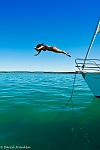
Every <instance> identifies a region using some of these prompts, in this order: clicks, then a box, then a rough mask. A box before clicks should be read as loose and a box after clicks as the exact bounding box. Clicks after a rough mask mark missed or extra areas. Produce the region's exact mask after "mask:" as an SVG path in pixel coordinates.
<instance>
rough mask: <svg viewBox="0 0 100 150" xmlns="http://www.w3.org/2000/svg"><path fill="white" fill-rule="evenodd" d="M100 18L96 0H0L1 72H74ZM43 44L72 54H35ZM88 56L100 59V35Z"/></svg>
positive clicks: (99, 4)
mask: <svg viewBox="0 0 100 150" xmlns="http://www.w3.org/2000/svg"><path fill="white" fill-rule="evenodd" d="M99 16H100V1H99V0H92V1H91V0H70V1H67V0H1V1H0V71H16V70H17V71H21V70H22V71H75V69H76V68H75V58H84V57H85V55H86V52H87V49H88V46H89V44H90V41H91V38H92V35H93V32H94V30H95V26H96V24H97V21H98V18H99ZM41 42H44V43H45V44H47V45H51V46H56V47H58V48H59V49H62V50H64V51H66V52H69V53H70V54H71V56H72V57H71V58H69V57H67V56H66V55H64V54H57V53H53V52H48V51H46V52H41V54H40V55H38V56H37V57H35V56H34V55H35V54H36V53H37V52H36V51H35V50H34V47H35V46H36V45H37V44H38V43H41ZM89 56H90V57H92V58H94V57H96V58H100V34H98V35H97V38H96V40H95V43H94V46H93V50H92V51H91V52H90V55H89Z"/></svg>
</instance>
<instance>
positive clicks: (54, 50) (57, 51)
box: [52, 46, 71, 57]
mask: <svg viewBox="0 0 100 150" xmlns="http://www.w3.org/2000/svg"><path fill="white" fill-rule="evenodd" d="M52 51H53V52H56V53H63V54H66V55H67V56H69V57H71V56H70V54H69V53H67V52H65V51H63V50H60V49H58V48H56V47H55V46H52Z"/></svg>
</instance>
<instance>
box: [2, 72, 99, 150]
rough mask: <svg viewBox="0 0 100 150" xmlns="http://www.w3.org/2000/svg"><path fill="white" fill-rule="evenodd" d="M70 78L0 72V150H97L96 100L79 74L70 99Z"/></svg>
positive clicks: (71, 84)
mask: <svg viewBox="0 0 100 150" xmlns="http://www.w3.org/2000/svg"><path fill="white" fill-rule="evenodd" d="M74 78H75V74H50V73H49V74H46V73H19V74H18V73H7V74H6V73H4V74H0V149H1V148H2V149H4V146H10V147H9V148H7V149H11V148H12V149H18V148H16V146H27V148H25V147H24V148H23V149H32V150H74V149H76V150H85V149H86V150H100V99H97V98H94V97H93V95H92V93H91V91H90V89H89V88H88V86H87V84H86V83H85V81H84V80H83V78H82V76H81V75H79V74H77V75H76V80H75V85H74V92H73V95H72V99H71V94H72V89H73V83H74ZM1 146H2V147H1Z"/></svg>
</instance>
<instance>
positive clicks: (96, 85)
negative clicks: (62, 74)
mask: <svg viewBox="0 0 100 150" xmlns="http://www.w3.org/2000/svg"><path fill="white" fill-rule="evenodd" d="M81 74H82V76H83V78H84V79H85V81H86V83H87V84H88V86H89V88H90V90H91V92H92V93H93V95H94V96H95V97H98V98H100V73H85V72H81Z"/></svg>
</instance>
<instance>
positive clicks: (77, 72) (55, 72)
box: [0, 71, 80, 74]
mask: <svg viewBox="0 0 100 150" xmlns="http://www.w3.org/2000/svg"><path fill="white" fill-rule="evenodd" d="M0 73H46V74H49V73H52V74H75V73H76V74H80V72H79V71H76V72H73V71H72V72H65V71H63V72H59V71H58V72H57V71H54V72H53V71H0Z"/></svg>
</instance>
